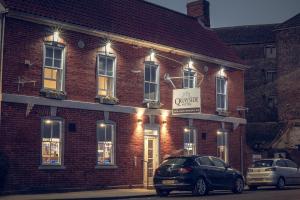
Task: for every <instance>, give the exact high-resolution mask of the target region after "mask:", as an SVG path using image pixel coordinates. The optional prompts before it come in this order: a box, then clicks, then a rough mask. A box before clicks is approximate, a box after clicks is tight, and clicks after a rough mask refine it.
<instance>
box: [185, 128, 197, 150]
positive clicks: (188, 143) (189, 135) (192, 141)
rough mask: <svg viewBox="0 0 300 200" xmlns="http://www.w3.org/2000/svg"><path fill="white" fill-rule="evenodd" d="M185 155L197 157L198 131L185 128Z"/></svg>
mask: <svg viewBox="0 0 300 200" xmlns="http://www.w3.org/2000/svg"><path fill="white" fill-rule="evenodd" d="M183 135H184V155H196V154H197V152H196V146H197V145H196V141H197V140H196V130H195V129H194V128H184V134H183Z"/></svg>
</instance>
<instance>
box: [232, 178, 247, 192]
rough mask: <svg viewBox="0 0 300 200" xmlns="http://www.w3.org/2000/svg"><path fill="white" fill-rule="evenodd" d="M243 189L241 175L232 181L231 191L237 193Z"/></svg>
mask: <svg viewBox="0 0 300 200" xmlns="http://www.w3.org/2000/svg"><path fill="white" fill-rule="evenodd" d="M243 190H244V180H243V179H242V178H241V177H238V178H236V179H235V181H234V182H233V187H232V192H233V193H236V194H239V193H242V192H243Z"/></svg>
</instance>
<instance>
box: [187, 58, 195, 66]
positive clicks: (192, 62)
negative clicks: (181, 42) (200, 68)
mask: <svg viewBox="0 0 300 200" xmlns="http://www.w3.org/2000/svg"><path fill="white" fill-rule="evenodd" d="M193 65H194V61H193V60H192V59H191V58H190V60H189V63H188V67H189V68H192V67H193Z"/></svg>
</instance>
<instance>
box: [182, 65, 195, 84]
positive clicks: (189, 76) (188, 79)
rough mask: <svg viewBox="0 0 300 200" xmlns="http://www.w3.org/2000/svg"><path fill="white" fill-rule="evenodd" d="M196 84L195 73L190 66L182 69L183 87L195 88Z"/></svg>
mask: <svg viewBox="0 0 300 200" xmlns="http://www.w3.org/2000/svg"><path fill="white" fill-rule="evenodd" d="M196 84H197V73H196V71H195V70H193V69H191V68H185V69H184V70H183V88H195V87H196Z"/></svg>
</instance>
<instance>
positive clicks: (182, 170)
mask: <svg viewBox="0 0 300 200" xmlns="http://www.w3.org/2000/svg"><path fill="white" fill-rule="evenodd" d="M192 170H193V169H192V168H190V167H182V168H179V169H178V173H179V174H187V173H190V172H192Z"/></svg>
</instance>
